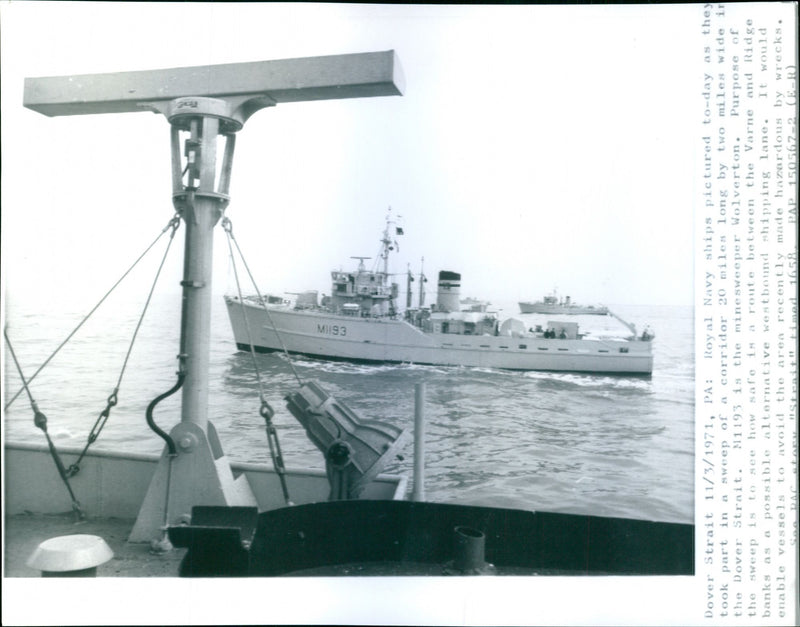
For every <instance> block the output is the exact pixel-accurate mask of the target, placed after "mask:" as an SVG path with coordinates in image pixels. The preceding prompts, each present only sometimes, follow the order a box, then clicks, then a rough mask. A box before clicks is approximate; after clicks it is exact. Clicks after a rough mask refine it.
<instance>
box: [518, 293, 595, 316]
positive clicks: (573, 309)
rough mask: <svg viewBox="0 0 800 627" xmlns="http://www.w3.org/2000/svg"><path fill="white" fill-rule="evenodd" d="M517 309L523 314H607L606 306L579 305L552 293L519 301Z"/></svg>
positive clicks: (570, 299) (568, 298)
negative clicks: (533, 300) (533, 299)
mask: <svg viewBox="0 0 800 627" xmlns="http://www.w3.org/2000/svg"><path fill="white" fill-rule="evenodd" d="M519 311H520V313H524V314H532V313H541V314H551V315H553V314H566V315H568V316H576V315H589V316H605V315H608V307H604V306H602V305H597V306H595V305H579V304H578V303H576V302H573V300H572V298H570V297H569V296H567V297H566V298H563V299H559V298H558V296H557V295H556V294H555V293H553V294H551V295H549V296H545V297H544V298H543V299H542V300H537V301H535V302H531V301H520V303H519Z"/></svg>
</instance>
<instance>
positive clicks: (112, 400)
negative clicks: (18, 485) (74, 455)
mask: <svg viewBox="0 0 800 627" xmlns="http://www.w3.org/2000/svg"><path fill="white" fill-rule="evenodd" d="M180 224H181V220H180V217H179V216H178V215H177V214H176V215H175V216H173V218H172V219H171V220H170V221H169V223H168V224H167V226H166V227H164V230H163V231H161V235H163V234H164V233H165V232H166V231H167V230H168V229H170V228H171V229H172V231H170V234H169V240H168V241H167V248H166V250H165V251H164V255H163V256H162V258H161V263H160V264H159V266H158V269H157V270H156V275H155V278H154V279H153V284H152V285H151V286H150V292H149V293H148V294H147V299H146V300H145V303H144V307H143V308H142V313H141V315H140V316H139V321H138V322H137V323H136V328H135V329H134V331H133V335H132V337H131V341H130V344H129V345H128V352H127V354H126V355H125V359H124V361H123V362H122V368H121V369H120V373H119V377H118V379H117V385H116V386H114V390H113V391H112V392H111V395H110V396H109V397H108V400H107V402H106V407H105V409H103V411H102V412H100V415H99V416H98V417H97V420H96V421H95V423H94V426H93V427H92V430H91V431H90V432H89V437H88V438H87V440H86V446H85V447H84V448H83V451H81V454H80V455H79V456H78V459H77V460H75V462H74V463H73V464H72V465H70V467H69V469H68V470H67V472H68V476H70V477H72V476H74V475H76V474H77V473H78V472H79V471H80V463H81V461H83V457H84V456H85V455H86V452H87V451H88V450H89V447H90V446H91V445H92V444H93V443H94V442H95V440H97V438H98V437H99V436H100V432H101V431H102V430H103V427H105V425H106V422H108V418H109V415H110V414H111V409H112V407H114V406H115V405H116V404H117V394H118V393H119V388H120V385H122V377H123V376H124V375H125V369H126V368H127V366H128V360H129V359H130V356H131V352H132V351H133V346H134V343H135V342H136V337H137V336H138V334H139V329H140V328H141V326H142V322H143V321H144V316H145V314H146V313H147V309H148V307H149V306H150V301H151V300H152V298H153V292H154V291H155V289H156V284H157V283H158V279H159V277H160V276H161V271H162V270H163V268H164V263H165V262H166V261H167V255H168V254H169V250H170V247H171V246H172V242H173V240H174V239H175V232H176V231H177V230H178V227H179V226H180ZM161 235H159V238H160V237H161ZM148 250H149V249H148ZM182 383H183V381H182V380H181V384H182ZM178 387H180V384H179V385H178ZM170 393H171V392H170ZM170 393H168V394H167V396H169V394H170ZM159 400H160V399H159ZM150 411H151V408H150V407H148V412H150ZM151 422H152V419H151V418H150V419H148V424H150V428H151V429H153V430H154V431H155V432H156V433H157V434H158V435H159V436H160V437H162V438H164V436H163V435H161V433H163V432H161V433H159V432H160V429H158V427H155V428H154V425H152V424H151ZM168 444H169V442H168ZM172 447H173V448H174V444H173V445H172Z"/></svg>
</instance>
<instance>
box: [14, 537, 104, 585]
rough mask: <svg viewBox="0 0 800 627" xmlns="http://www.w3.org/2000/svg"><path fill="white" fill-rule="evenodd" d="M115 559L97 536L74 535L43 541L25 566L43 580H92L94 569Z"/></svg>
mask: <svg viewBox="0 0 800 627" xmlns="http://www.w3.org/2000/svg"><path fill="white" fill-rule="evenodd" d="M112 557H114V552H113V551H112V550H111V549H110V548H109V546H108V545H107V544H106V542H105V540H103V538H101V537H99V536H91V535H87V534H74V535H70V536H58V537H56V538H50V539H49V540H45V541H44V542H42V543H41V544H40V545H39V546H38V547H36V550H34V552H33V553H32V554H31V556H30V557H29V558H28V562H27V564H28V566H29V567H30V568H35V569H36V570H40V571H42V577H94V576H96V574H97V567H98V566H100V565H101V564H105V563H106V562H107V561H108V560H110V559H111V558H112Z"/></svg>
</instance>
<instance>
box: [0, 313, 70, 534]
mask: <svg viewBox="0 0 800 627" xmlns="http://www.w3.org/2000/svg"><path fill="white" fill-rule="evenodd" d="M3 335H4V336H5V338H6V344H7V345H8V350H9V352H10V353H11V357H12V358H13V359H14V364H15V365H16V367H17V372H18V373H19V378H20V379H22V389H24V390H25V392H27V393H28V399H29V400H30V402H31V409H33V424H35V425H36V426H37V427H38V428H39V429H41V430H42V432H43V433H44V437H45V438H47V446H48V448H49V449H50V455H51V456H52V457H53V462H55V465H56V468H57V469H58V474H59V475H60V476H61V480H62V481H63V482H64V485H65V486H67V491H68V492H69V497H70V499H71V500H72V510H73V511H74V512H75V514H76V516H77V518H78V520H83V519H84V518H85V517H86V516H85V514H84V513H83V510H82V509H81V504H80V503H79V502H78V499H77V498H76V497H75V493H74V492H73V491H72V486H71V485H70V483H69V478H68V476H67V470H66V469H65V468H64V463H63V462H62V461H61V458H60V457H59V455H58V451H57V450H56V447H55V444H53V440H51V439H50V434H49V433H48V432H47V416H45V415H44V413H42V411H41V410H40V409H39V406H38V405H37V404H36V401H35V400H34V398H33V395H32V394H31V391H30V388H29V387H28V383H29V381H26V379H25V375H24V374H23V373H22V367H21V366H20V364H19V361H18V360H17V355H16V353H15V352H14V347H13V346H12V345H11V340H10V339H9V337H8V332H7V330H6V329H3Z"/></svg>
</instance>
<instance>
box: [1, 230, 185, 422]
mask: <svg viewBox="0 0 800 627" xmlns="http://www.w3.org/2000/svg"><path fill="white" fill-rule="evenodd" d="M173 220H174V218H173V219H172V220H170V221H169V224H167V226H165V227H164V228H163V229H162V231H161V233H159V234H158V237H156V238H155V239H154V240H153V242H152V243H151V244H150V245H149V246H148V247H147V248H146V249H145V250H144V252H143V253H142V254H141V255H139V257H138V258H137V259H136V261H134V262H133V264H132V265H131V266H130V267H129V268H128V269H127V270H126V271H125V272H124V274H123V275H122V276H121V277H120V278H119V279H117V282H116V283H114V285H112V286H111V288H110V289H109V290H108V291H107V292H106V293H105V295H104V296H103V297H102V298H101V299H100V300H99V301H98V303H97V304H96V305H95V306H94V307H93V308H92V310H91V311H90V312H89V313H88V314H86V315H85V316H84V318H83V320H81V321H80V322H79V323H78V326H76V327H75V328H74V329H73V330H72V332H71V333H70V334H69V335H68V336H67V337H66V339H64V341H63V342H61V344H59V345H58V347H57V348H56V349H55V350H54V351H53V352H52V353H51V354H50V356H49V357H48V358H47V359H46V360H45V361H44V363H43V364H42V365H41V366H39V368H37V370H36V372H34V373H33V375H31V378H30V379H28V383H31V382H32V381H33V380H34V379H35V378H36V375H38V374H39V373H40V372H41V371H42V370H43V369H44V367H45V366H46V365H47V364H49V363H50V361H51V360H52V359H53V358H54V357H55V356H56V354H58V352H59V351H60V350H61V349H62V348H63V347H64V346H65V345H66V343H67V342H69V341H70V340H71V339H72V336H73V335H75V334H76V333H77V332H78V330H79V329H80V328H81V327H82V326H83V325H84V323H85V322H86V321H87V320H88V319H89V318H90V316H91V315H92V314H94V312H95V311H97V308H98V307H100V305H102V304H103V302H104V301H105V300H106V298H108V297H109V296H110V295H111V292H113V291H114V290H115V289H116V288H117V286H118V285H119V284H120V283H122V280H123V279H124V278H125V277H126V276H128V274H130V272H131V270H133V269H134V268H135V267H136V265H137V264H138V263H139V262H140V261H141V260H142V258H143V257H144V256H145V255H146V254H147V253H148V252H150V249H151V248H152V247H153V246H155V245H156V243H157V242H158V240H160V239H161V237H162V236H163V235H164V233H166V232H167V231H168V230H169V229H170V227H171V226H172V223H173ZM173 233H174V231H173ZM23 389H25V388H24V386H23V387H21V388H20V389H19V390H17V392H16V394H14V396H12V397H11V400H10V401H8V403H6V404H5V407H4V409H6V410H7V409H8V408H9V407H10V406H11V404H12V403H13V402H14V401H15V400H17V397H18V396H19V395H20V394H22V391H23Z"/></svg>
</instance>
